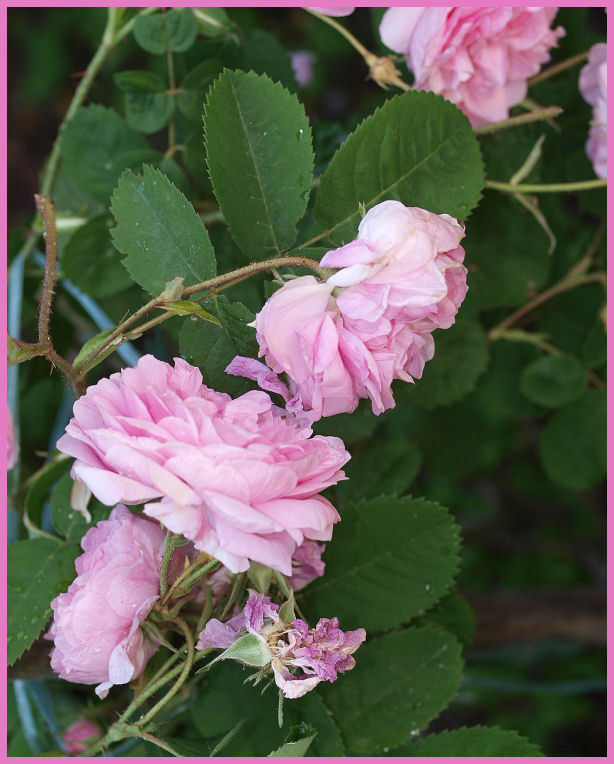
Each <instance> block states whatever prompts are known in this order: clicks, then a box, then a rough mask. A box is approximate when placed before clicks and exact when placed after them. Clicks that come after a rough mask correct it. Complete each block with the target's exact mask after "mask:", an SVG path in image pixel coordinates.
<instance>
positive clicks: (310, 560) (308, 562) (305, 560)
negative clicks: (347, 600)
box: [288, 541, 326, 592]
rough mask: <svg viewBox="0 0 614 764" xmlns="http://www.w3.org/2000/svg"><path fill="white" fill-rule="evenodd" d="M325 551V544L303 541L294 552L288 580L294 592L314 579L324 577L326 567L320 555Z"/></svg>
mask: <svg viewBox="0 0 614 764" xmlns="http://www.w3.org/2000/svg"><path fill="white" fill-rule="evenodd" d="M325 549H326V545H325V544H316V542H315V541H303V543H302V544H301V545H300V547H299V548H298V549H297V550H296V552H295V553H294V557H293V558H292V575H291V576H290V578H289V579H288V583H289V584H290V586H291V587H292V588H293V589H294V591H295V592H298V591H300V590H301V589H304V588H305V587H306V586H307V584H309V583H311V582H312V581H313V580H314V579H316V578H320V576H323V575H324V568H325V567H326V566H325V564H324V563H323V562H322V554H323V553H324V550H325Z"/></svg>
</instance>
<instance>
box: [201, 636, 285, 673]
mask: <svg viewBox="0 0 614 764" xmlns="http://www.w3.org/2000/svg"><path fill="white" fill-rule="evenodd" d="M272 657H273V656H272V655H271V651H270V650H269V648H268V647H267V646H266V645H265V644H264V642H262V640H260V639H258V637H257V636H256V635H255V634H246V635H245V636H243V637H239V639H237V641H236V642H233V644H232V645H230V647H227V648H226V650H224V652H223V653H221V654H220V655H218V656H217V658H215V659H214V660H212V661H211V663H209V666H212V665H213V664H214V663H217V662H218V661H225V660H233V661H239V663H243V664H244V665H245V666H268V664H269V663H270V662H271V658H272Z"/></svg>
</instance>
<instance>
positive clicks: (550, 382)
mask: <svg viewBox="0 0 614 764" xmlns="http://www.w3.org/2000/svg"><path fill="white" fill-rule="evenodd" d="M586 383H587V377H586V369H585V368H584V366H583V364H582V363H581V362H580V361H579V360H578V359H577V358H574V357H573V356H570V355H547V356H544V357H542V358H538V359H537V360H535V361H533V363H530V364H529V365H528V366H527V367H526V368H525V370H524V371H523V372H522V376H521V377H520V390H521V391H522V392H523V393H524V395H526V396H527V398H528V399H529V400H531V401H533V402H534V403H538V404H539V405H540V406H546V407H547V408H558V407H559V406H566V405H567V404H568V403H571V402H572V401H573V400H575V399H576V398H578V397H579V396H580V395H582V393H583V392H584V390H585V388H586Z"/></svg>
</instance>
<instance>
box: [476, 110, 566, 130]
mask: <svg viewBox="0 0 614 764" xmlns="http://www.w3.org/2000/svg"><path fill="white" fill-rule="evenodd" d="M562 113H563V109H561V107H560V106H548V107H546V108H543V109H536V110H535V111H528V112H527V113H526V114H517V115H516V116H515V117H510V118H509V119H502V120H501V121H500V122H491V123H490V124H489V125H481V126H480V127H476V128H474V132H475V134H476V135H489V134H490V133H496V132H498V131H499V130H508V129H509V128H510V127H518V126H519V125H526V124H528V123H529V122H542V121H544V120H548V119H552V118H553V117H558V116H559V115H560V114H562Z"/></svg>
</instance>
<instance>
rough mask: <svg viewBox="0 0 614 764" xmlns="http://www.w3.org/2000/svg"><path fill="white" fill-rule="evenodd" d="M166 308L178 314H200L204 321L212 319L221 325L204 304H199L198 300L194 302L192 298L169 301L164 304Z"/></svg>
mask: <svg viewBox="0 0 614 764" xmlns="http://www.w3.org/2000/svg"><path fill="white" fill-rule="evenodd" d="M164 310H170V311H171V313H176V314H177V315H178V316H191V315H195V316H199V317H200V318H202V319H203V321H211V323H212V324H216V326H219V325H220V321H219V319H217V318H216V317H215V316H212V315H211V313H209V312H208V311H206V310H205V309H204V308H203V306H202V305H199V304H198V303H197V302H192V301H191V300H177V301H176V302H169V303H167V304H166V305H165V306H164Z"/></svg>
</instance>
